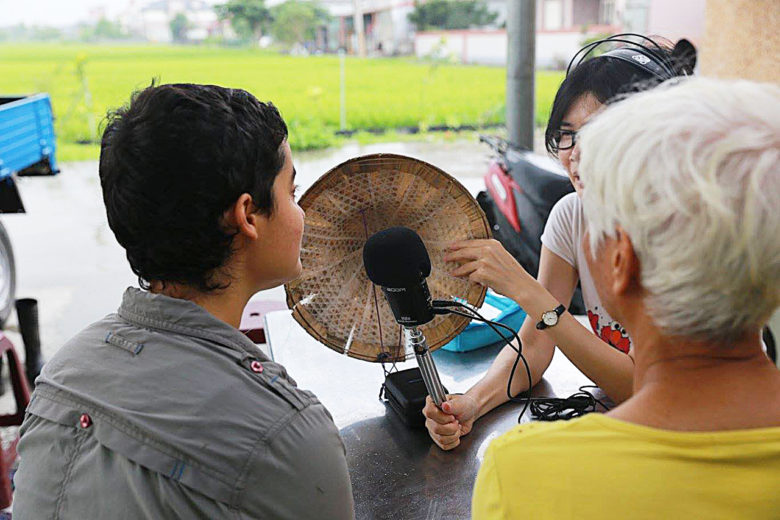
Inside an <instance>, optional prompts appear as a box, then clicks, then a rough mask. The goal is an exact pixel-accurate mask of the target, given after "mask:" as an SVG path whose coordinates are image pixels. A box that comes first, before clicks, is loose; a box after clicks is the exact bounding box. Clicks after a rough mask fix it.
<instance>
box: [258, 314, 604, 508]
mask: <svg viewBox="0 0 780 520" xmlns="http://www.w3.org/2000/svg"><path fill="white" fill-rule="evenodd" d="M265 322H266V327H265V330H266V336H267V340H268V346H269V350H270V354H271V356H272V357H273V359H274V361H276V362H278V363H281V364H282V365H284V366H285V367H286V368H287V370H288V372H289V374H290V375H291V376H292V378H293V379H294V380H295V381H296V382H297V383H298V386H299V387H300V388H303V389H306V390H311V391H312V392H314V393H315V394H316V395H317V397H318V398H319V400H320V401H321V402H322V403H323V404H324V405H325V406H326V407H327V408H328V410H329V411H330V413H331V414H332V415H333V420H334V421H335V423H336V426H338V428H339V430H340V432H341V436H342V438H343V439H344V444H345V445H346V448H347V463H348V465H349V468H350V476H351V479H352V490H353V493H354V498H355V514H356V516H357V518H358V519H360V520H362V519H404V520H406V519H410V520H415V519H426V520H429V519H430V520H433V519H440V518H441V519H445V518H446V519H460V518H464V519H465V518H469V517H470V511H471V492H472V489H473V487H474V480H475V479H476V476H477V471H478V470H479V465H480V463H481V461H482V457H483V455H484V452H485V450H486V449H487V446H488V444H489V443H490V441H491V440H493V439H494V438H496V437H497V436H499V435H501V434H502V433H504V432H506V431H508V430H509V429H511V428H512V426H514V425H516V424H517V422H518V414H519V413H520V410H521V408H522V405H521V404H516V403H507V404H504V405H502V406H499V407H498V408H496V409H494V410H493V411H491V412H489V413H488V414H486V415H485V416H484V417H482V418H481V419H480V420H479V421H477V422H476V423H475V424H474V428H473V430H472V431H471V432H470V433H469V434H468V435H466V436H465V437H463V438H462V439H461V444H460V446H458V447H457V448H455V449H454V450H451V451H447V452H445V451H442V450H441V449H439V447H438V446H436V445H435V444H434V443H433V441H432V440H431V439H430V437H429V436H428V433H427V431H426V430H424V429H410V428H408V427H407V426H406V425H405V424H404V423H402V422H401V420H400V419H399V418H398V417H397V416H396V415H395V412H394V411H393V410H392V409H391V408H390V407H389V405H387V404H385V403H384V402H383V401H380V400H379V389H380V386H381V385H382V382H383V381H384V374H383V372H382V367H381V365H379V364H376V363H368V362H366V361H361V360H358V359H353V358H350V357H347V356H345V355H343V354H339V353H337V352H335V351H333V350H331V349H329V348H328V347H326V346H324V345H323V344H321V343H319V342H317V341H316V340H315V339H314V338H312V337H311V336H309V334H308V333H307V332H306V331H305V330H304V329H303V328H302V327H301V326H300V325H298V323H296V322H295V320H294V319H293V318H292V316H291V313H290V311H277V312H271V313H269V314H267V315H266V316H265ZM500 348H501V347H500V345H494V346H490V347H485V348H483V349H479V350H476V351H473V352H465V353H454V352H448V351H444V350H437V351H436V352H434V353H433V358H434V360H435V362H436V367H437V368H438V371H439V375H440V377H441V380H442V383H443V384H444V386H445V387H446V388H447V389H448V390H449V392H450V393H457V392H465V391H466V390H468V389H469V388H470V387H471V386H472V385H473V384H474V383H476V382H477V381H479V380H480V379H481V378H482V376H484V374H485V372H487V369H488V367H489V366H490V364H491V363H492V362H493V359H494V358H495V356H496V355H497V354H498V352H499V350H500ZM415 366H417V364H416V362H415V361H414V360H412V361H406V362H404V363H398V364H397V367H398V369H399V370H404V369H406V368H412V367H415ZM523 377H524V376H523ZM586 384H592V383H591V382H590V381H589V380H588V379H587V378H586V377H585V376H584V375H583V374H582V373H581V372H580V371H579V370H577V368H576V367H575V366H574V365H572V363H571V362H570V361H569V360H568V359H567V358H566V357H565V356H564V355H563V354H562V353H561V352H560V351H559V350H558V349H556V352H555V355H554V356H553V360H552V363H551V365H550V367H549V368H548V370H547V372H546V373H545V376H544V379H543V380H542V381H541V382H540V383H539V384H538V385H536V386H535V387H534V389H533V392H532V395H533V396H536V397H541V396H555V397H566V396H568V395H571V394H573V393H574V392H576V391H577V389H578V388H579V387H580V386H582V385H586ZM597 396H598V397H604V394H603V393H599V394H597ZM529 420H531V419H530V414H529V413H528V412H526V415H524V416H523V418H522V422H527V421H529Z"/></svg>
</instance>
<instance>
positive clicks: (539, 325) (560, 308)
mask: <svg viewBox="0 0 780 520" xmlns="http://www.w3.org/2000/svg"><path fill="white" fill-rule="evenodd" d="M553 311H554V312H555V314H557V315H558V317H559V318H560V317H561V316H562V315H563V313H564V312H566V307H565V306H564V305H563V304H560V305H558V306H557V307H556V308H555V309H553ZM547 312H550V311H547ZM545 314H546V313H545ZM548 327H549V325H547V324H546V323H545V322H544V319H541V320H539V321H538V322H537V323H536V328H537V329H539V330H544V329H546V328H548Z"/></svg>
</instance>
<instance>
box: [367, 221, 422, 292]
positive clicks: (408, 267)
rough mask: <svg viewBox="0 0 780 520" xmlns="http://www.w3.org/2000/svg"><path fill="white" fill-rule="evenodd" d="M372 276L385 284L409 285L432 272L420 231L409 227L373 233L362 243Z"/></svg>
mask: <svg viewBox="0 0 780 520" xmlns="http://www.w3.org/2000/svg"><path fill="white" fill-rule="evenodd" d="M363 265H364V266H365V268H366V274H367V275H368V278H369V280H371V281H372V282H373V283H375V284H376V285H379V286H382V287H409V286H412V285H414V284H417V283H420V282H421V281H422V280H423V279H424V278H427V277H428V275H430V274H431V259H430V257H429V256H428V250H427V249H425V244H424V243H423V241H422V239H421V238H420V235H418V234H417V233H415V232H414V231H412V230H411V229H409V228H406V227H392V228H388V229H385V230H383V231H380V232H378V233H374V234H373V235H371V236H370V237H369V238H368V240H367V241H366V245H365V246H363Z"/></svg>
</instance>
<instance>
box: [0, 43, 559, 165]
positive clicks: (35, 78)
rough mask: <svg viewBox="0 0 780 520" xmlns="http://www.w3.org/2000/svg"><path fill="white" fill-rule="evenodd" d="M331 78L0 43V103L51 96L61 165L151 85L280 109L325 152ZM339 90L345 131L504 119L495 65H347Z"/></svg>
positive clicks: (80, 153)
mask: <svg viewBox="0 0 780 520" xmlns="http://www.w3.org/2000/svg"><path fill="white" fill-rule="evenodd" d="M339 78H340V74H339V58H338V57H337V56H329V55H328V56H305V57H303V56H301V57H298V56H285V55H280V54H275V53H269V52H264V51H261V50H257V49H239V48H221V47H195V46H153V45H123V46H107V45H78V44H24V45H21V44H18V45H17V44H3V45H0V95H10V94H28V93H33V92H48V93H49V94H50V95H51V97H52V102H53V105H54V113H55V117H56V123H55V124H56V131H57V139H58V147H59V152H58V157H59V160H61V161H67V160H76V159H91V158H96V157H97V153H98V149H97V146H96V145H95V143H96V142H97V140H98V136H99V134H100V129H101V122H102V120H103V117H104V116H105V114H106V111H107V110H109V109H110V108H112V107H116V106H119V105H122V104H124V103H126V102H127V100H128V99H129V97H130V94H131V93H132V92H133V91H134V90H137V89H141V88H143V87H145V86H147V85H149V84H150V83H151V81H152V80H153V79H154V80H156V81H158V82H161V83H174V82H193V83H212V84H218V85H224V86H230V87H239V88H244V89H246V90H248V91H250V92H252V93H253V94H254V95H255V96H257V97H258V98H259V99H260V100H262V101H272V102H273V103H274V104H275V105H277V106H278V107H279V109H280V110H281V112H282V115H283V116H284V118H285V120H286V121H287V123H288V126H289V127H290V142H291V145H292V146H293V148H295V149H297V150H303V149H312V148H323V147H327V146H331V145H333V144H337V143H338V142H339V137H338V136H337V135H336V134H335V132H336V131H337V130H338V129H339V126H340V105H339V99H340V96H339V87H340V79H339ZM562 79H563V74H562V73H561V72H548V71H539V72H537V76H536V121H537V124H538V125H542V124H544V122H545V121H546V118H547V116H548V115H549V111H550V105H551V104H552V99H553V96H554V95H555V91H556V89H557V87H558V84H559V83H560V82H561V80H562ZM345 87H346V122H347V125H346V128H347V129H350V130H367V129H387V130H393V129H403V128H408V127H419V128H420V129H422V130H423V131H424V130H425V129H426V128H429V127H431V126H434V125H447V126H452V127H457V126H461V125H477V126H482V125H490V124H500V123H502V122H503V121H504V93H505V87H506V73H505V69H503V68H501V67H484V66H467V65H457V64H450V63H441V62H425V61H418V60H414V59H410V58H382V59H358V58H352V57H348V58H347V59H346V65H345ZM364 139H365V137H364ZM367 139H369V140H370V139H372V137H370V136H369V137H368V138H367ZM377 139H381V137H377ZM90 143H91V144H90Z"/></svg>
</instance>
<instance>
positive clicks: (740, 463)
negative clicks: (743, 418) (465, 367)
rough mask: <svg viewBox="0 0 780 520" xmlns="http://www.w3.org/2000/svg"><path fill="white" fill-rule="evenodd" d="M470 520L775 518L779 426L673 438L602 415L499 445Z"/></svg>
mask: <svg viewBox="0 0 780 520" xmlns="http://www.w3.org/2000/svg"><path fill="white" fill-rule="evenodd" d="M472 518H473V519H479V520H482V519H507V520H509V519H515V518H517V519H531V520H537V519H547V518H550V519H556V520H558V519H568V518H576V519H578V520H580V519H582V520H587V519H599V520H608V519H612V518H614V519H632V520H634V519H643V518H647V519H651V518H652V519H664V520H665V519H678V518H679V519H685V520H693V519H707V520H712V519H730V520H731V519H741V518H750V519H754V518H755V519H762V520H763V519H772V518H775V519H778V518H780V428H762V429H754V430H735V431H724V432H674V431H667V430H659V429H656V428H649V427H646V426H639V425H636V424H631V423H627V422H624V421H619V420H616V419H612V418H610V417H606V416H604V415H601V414H595V413H594V414H590V415H587V416H585V417H582V418H580V419H574V420H571V421H559V422H554V423H528V424H522V425H519V426H517V427H515V428H513V429H512V430H511V431H509V432H508V433H506V434H504V435H502V436H501V437H499V438H498V439H496V440H495V441H493V442H492V443H491V445H490V447H489V448H488V449H487V451H486V453H485V460H484V461H483V463H482V467H481V468H480V470H479V475H478V476H477V483H476V486H475V488H474V497H473V503H472Z"/></svg>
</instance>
